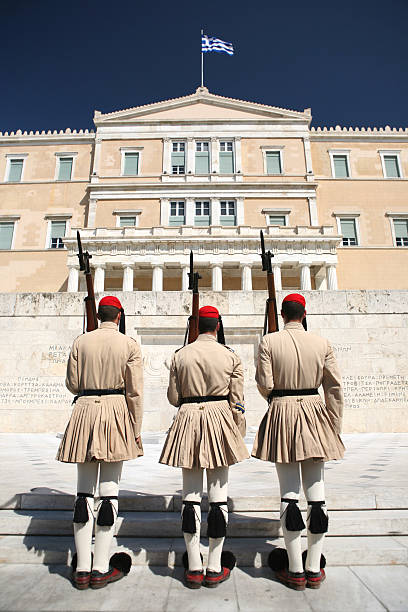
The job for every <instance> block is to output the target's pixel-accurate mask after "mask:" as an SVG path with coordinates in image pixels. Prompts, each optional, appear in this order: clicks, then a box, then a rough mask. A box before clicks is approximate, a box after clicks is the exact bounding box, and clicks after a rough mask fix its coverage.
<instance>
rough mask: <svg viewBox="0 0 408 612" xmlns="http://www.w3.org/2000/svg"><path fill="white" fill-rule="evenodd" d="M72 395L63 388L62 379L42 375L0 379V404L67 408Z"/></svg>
mask: <svg viewBox="0 0 408 612" xmlns="http://www.w3.org/2000/svg"><path fill="white" fill-rule="evenodd" d="M71 401H72V395H71V394H70V393H69V391H68V390H67V389H66V388H65V384H64V380H63V379H62V380H61V379H58V378H52V377H42V376H17V377H15V378H7V379H0V405H4V404H7V405H9V406H10V405H11V406H30V407H36V406H44V405H55V404H57V405H58V407H61V408H67V407H68V406H69V405H70V403H71Z"/></svg>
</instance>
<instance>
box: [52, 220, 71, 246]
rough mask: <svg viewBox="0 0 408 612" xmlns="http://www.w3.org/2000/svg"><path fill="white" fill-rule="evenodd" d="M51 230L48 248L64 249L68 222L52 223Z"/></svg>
mask: <svg viewBox="0 0 408 612" xmlns="http://www.w3.org/2000/svg"><path fill="white" fill-rule="evenodd" d="M50 223H51V228H50V241H49V246H48V248H50V249H63V248H64V242H63V238H64V237H65V231H66V226H67V222H66V221H51V222H50Z"/></svg>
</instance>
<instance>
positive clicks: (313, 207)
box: [307, 197, 319, 225]
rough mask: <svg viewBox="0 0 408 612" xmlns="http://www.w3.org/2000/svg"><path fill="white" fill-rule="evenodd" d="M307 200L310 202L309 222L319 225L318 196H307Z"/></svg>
mask: <svg viewBox="0 0 408 612" xmlns="http://www.w3.org/2000/svg"><path fill="white" fill-rule="evenodd" d="M307 201H308V202H309V223H310V225H319V219H318V216H317V204H316V198H315V197H311V198H307Z"/></svg>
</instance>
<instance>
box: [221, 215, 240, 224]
mask: <svg viewBox="0 0 408 612" xmlns="http://www.w3.org/2000/svg"><path fill="white" fill-rule="evenodd" d="M220 223H221V225H227V226H228V225H236V224H237V223H236V217H235V215H221V216H220Z"/></svg>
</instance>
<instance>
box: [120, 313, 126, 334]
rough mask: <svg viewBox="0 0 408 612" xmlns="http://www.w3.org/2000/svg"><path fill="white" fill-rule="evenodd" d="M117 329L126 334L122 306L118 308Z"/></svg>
mask: <svg viewBox="0 0 408 612" xmlns="http://www.w3.org/2000/svg"><path fill="white" fill-rule="evenodd" d="M119 331H120V333H121V334H126V320H125V311H124V310H123V308H121V309H120V321H119Z"/></svg>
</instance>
